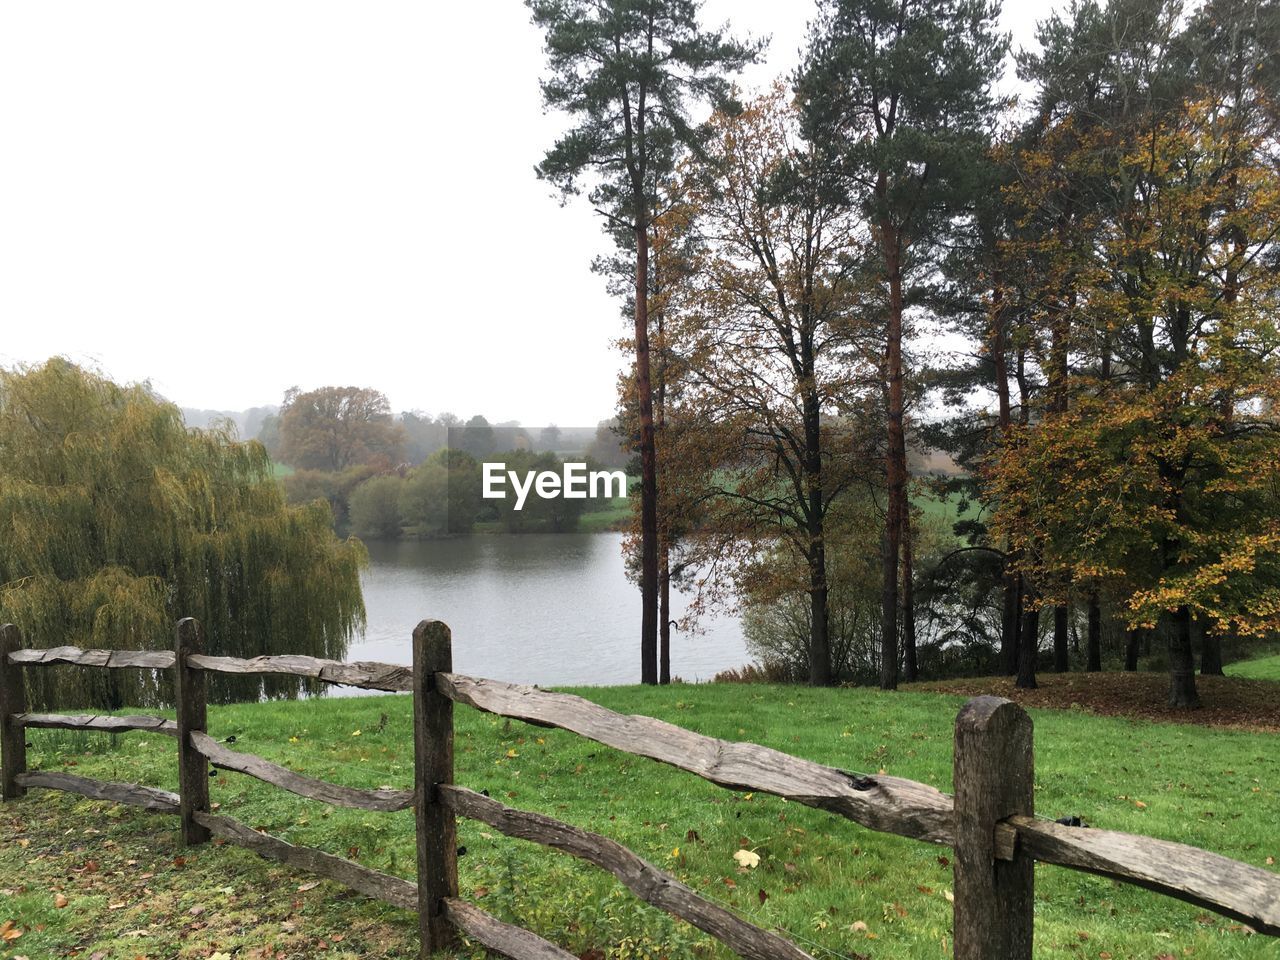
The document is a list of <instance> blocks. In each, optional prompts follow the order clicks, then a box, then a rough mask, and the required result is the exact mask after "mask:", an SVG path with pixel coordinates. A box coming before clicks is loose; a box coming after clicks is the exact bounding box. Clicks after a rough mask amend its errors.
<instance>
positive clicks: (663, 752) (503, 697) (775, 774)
mask: <svg viewBox="0 0 1280 960" xmlns="http://www.w3.org/2000/svg"><path fill="white" fill-rule="evenodd" d="M436 684H437V686H438V687H439V689H440V690H441V691H442V692H443V693H444V694H445V695H446V696H448V697H450V698H451V699H453V700H456V701H458V702H459V703H466V704H469V705H471V706H473V707H475V708H476V709H478V710H483V711H485V712H486V713H494V714H498V715H499V716H503V717H511V718H513V719H516V720H523V721H525V722H526V723H532V724H535V725H538V726H543V727H558V728H560V729H562V730H568V731H571V732H572V733H576V734H578V735H579V736H582V737H586V738H587V739H588V740H594V741H596V742H597V743H602V744H604V745H605V746H608V747H613V748H614V749H617V750H621V751H623V752H625V753H631V754H635V755H636V756H641V757H648V758H649V759H651V760H657V761H659V762H661V763H666V764H670V765H671V766H673V767H678V768H679V769H681V770H686V771H688V772H689V773H693V774H697V775H698V776H700V777H702V778H703V779H704V780H709V781H711V782H712V783H714V784H717V785H719V786H722V787H728V788H729V789H731V790H750V791H753V792H757V793H771V794H774V795H776V796H779V797H785V798H786V799H787V800H793V801H795V802H797V803H803V804H807V805H808V806H811V807H820V808H821V809H823V810H829V811H831V812H833V813H838V814H840V815H841V816H844V817H847V818H849V819H850V820H853V821H854V822H856V823H860V824H862V825H863V826H864V827H869V828H870V829H872V830H879V831H881V832H883V833H895V834H898V835H899V836H904V837H911V838H913V839H916V840H926V841H929V842H931V843H940V844H946V845H950V844H951V842H952V836H953V833H952V805H951V798H950V797H948V796H947V795H946V794H944V793H942V792H941V791H939V790H935V789H934V788H933V787H930V786H927V785H926V784H923V783H917V782H916V781H914V780H904V779H902V778H900V777H886V776H878V777H858V776H855V775H853V774H851V773H846V772H845V771H843V770H837V769H836V768H835V767H827V766H823V765H822V764H820V763H814V762H813V761H812V760H802V759H800V758H799V757H793V756H791V755H790V754H787V753H782V752H781V751H778V750H773V749H770V748H769V747H761V746H758V745H757V744H754V743H734V742H730V741H727V740H717V739H716V738H715V737H707V736H703V735H702V734H700V733H694V732H693V731H692V730H685V729H684V728H683V727H677V726H674V725H673V724H670V723H666V722H664V721H662V720H655V719H654V718H652V717H643V716H624V715H623V714H620V713H614V712H613V711H612V710H608V709H606V708H605V707H601V706H598V705H597V704H594V703H591V702H590V701H589V700H584V699H582V698H581V697H575V696H572V695H570V694H565V693H552V692H550V691H547V690H539V689H537V688H536V687H526V686H522V685H520V684H515V683H501V682H499V681H496V680H479V679H476V678H475V677H467V676H463V675H461V674H456V673H438V674H436Z"/></svg>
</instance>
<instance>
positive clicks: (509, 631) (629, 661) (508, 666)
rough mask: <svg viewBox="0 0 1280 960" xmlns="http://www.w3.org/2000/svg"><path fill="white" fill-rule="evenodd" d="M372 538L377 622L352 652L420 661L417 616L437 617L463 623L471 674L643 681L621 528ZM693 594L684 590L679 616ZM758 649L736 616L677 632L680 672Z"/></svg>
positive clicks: (461, 650)
mask: <svg viewBox="0 0 1280 960" xmlns="http://www.w3.org/2000/svg"><path fill="white" fill-rule="evenodd" d="M368 547H369V557H370V564H369V569H368V570H366V571H365V573H364V576H363V578H362V580H363V584H364V601H365V607H366V608H367V610H368V620H369V622H368V627H367V629H366V631H365V635H364V637H363V638H362V639H357V640H355V641H353V642H352V643H351V645H350V649H349V650H348V653H347V659H348V660H380V661H382V662H384V663H409V662H410V661H411V660H412V653H411V650H410V646H411V642H410V638H411V635H412V632H413V628H414V626H415V625H416V624H417V623H418V621H420V620H423V619H425V618H434V619H437V620H443V621H445V622H446V623H447V624H449V626H450V628H451V629H452V630H453V666H454V669H455V670H457V671H458V672H459V673H468V674H472V675H474V676H481V677H490V678H493V679H495V680H507V681H511V682H514V683H529V684H538V685H540V686H587V685H597V684H624V683H639V682H640V591H639V588H638V587H637V586H636V585H635V584H633V583H632V582H630V581H629V580H627V577H626V572H625V570H624V564H623V559H622V534H620V533H560V534H522V535H501V534H499V535H477V536H472V537H465V538H460V539H456V540H430V541H393V542H373V543H369V544H368ZM687 602H688V598H687V597H685V596H683V595H680V594H679V593H678V592H677V591H675V590H672V595H671V604H672V607H673V608H674V614H675V616H677V617H678V616H680V615H681V614H683V612H684V610H685V607H686V604H687ZM749 659H750V658H749V657H748V655H747V652H746V646H745V644H744V641H743V637H742V627H741V624H740V622H739V620H738V618H737V617H735V616H732V615H719V616H714V617H705V618H704V619H703V621H702V623H701V624H700V632H699V633H696V634H689V633H685V632H683V631H679V630H673V631H672V634H671V674H672V676H673V677H680V678H682V679H684V680H686V681H690V682H694V681H698V680H710V679H711V677H712V676H714V675H715V674H716V673H717V672H719V671H721V670H724V669H727V668H730V667H740V666H742V665H743V664H745V663H747V662H748V660H749ZM337 689H344V688H337ZM335 692H337V690H335ZM351 692H355V691H351Z"/></svg>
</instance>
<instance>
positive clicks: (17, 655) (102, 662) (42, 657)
mask: <svg viewBox="0 0 1280 960" xmlns="http://www.w3.org/2000/svg"><path fill="white" fill-rule="evenodd" d="M173 658H174V654H173V651H172V650H81V649H80V648H79V647H50V648H49V649H47V650H32V649H30V648H28V649H26V650H15V651H14V652H13V653H11V654H9V662H10V663H22V664H26V665H28V666H36V665H41V664H55V663H69V664H77V665H79V666H82V667H111V668H116V667H141V668H142V669H144V670H168V669H169V668H170V667H172V666H173Z"/></svg>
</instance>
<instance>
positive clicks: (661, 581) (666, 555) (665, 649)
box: [658, 543, 671, 683]
mask: <svg viewBox="0 0 1280 960" xmlns="http://www.w3.org/2000/svg"><path fill="white" fill-rule="evenodd" d="M658 588H659V589H658V683H670V682H671V549H670V547H668V546H667V545H666V544H665V543H664V544H663V545H662V553H661V557H660V559H659V567H658Z"/></svg>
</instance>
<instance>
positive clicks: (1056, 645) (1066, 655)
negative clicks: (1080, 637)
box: [1053, 605, 1071, 673]
mask: <svg viewBox="0 0 1280 960" xmlns="http://www.w3.org/2000/svg"><path fill="white" fill-rule="evenodd" d="M1070 616H1071V608H1070V607H1067V606H1062V605H1058V606H1056V607H1054V608H1053V670H1054V672H1055V673H1066V672H1067V671H1068V670H1070V669H1071V658H1070V651H1069V650H1068V649H1067V641H1068V639H1069V638H1068V636H1067V625H1068V621H1069V618H1070Z"/></svg>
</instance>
